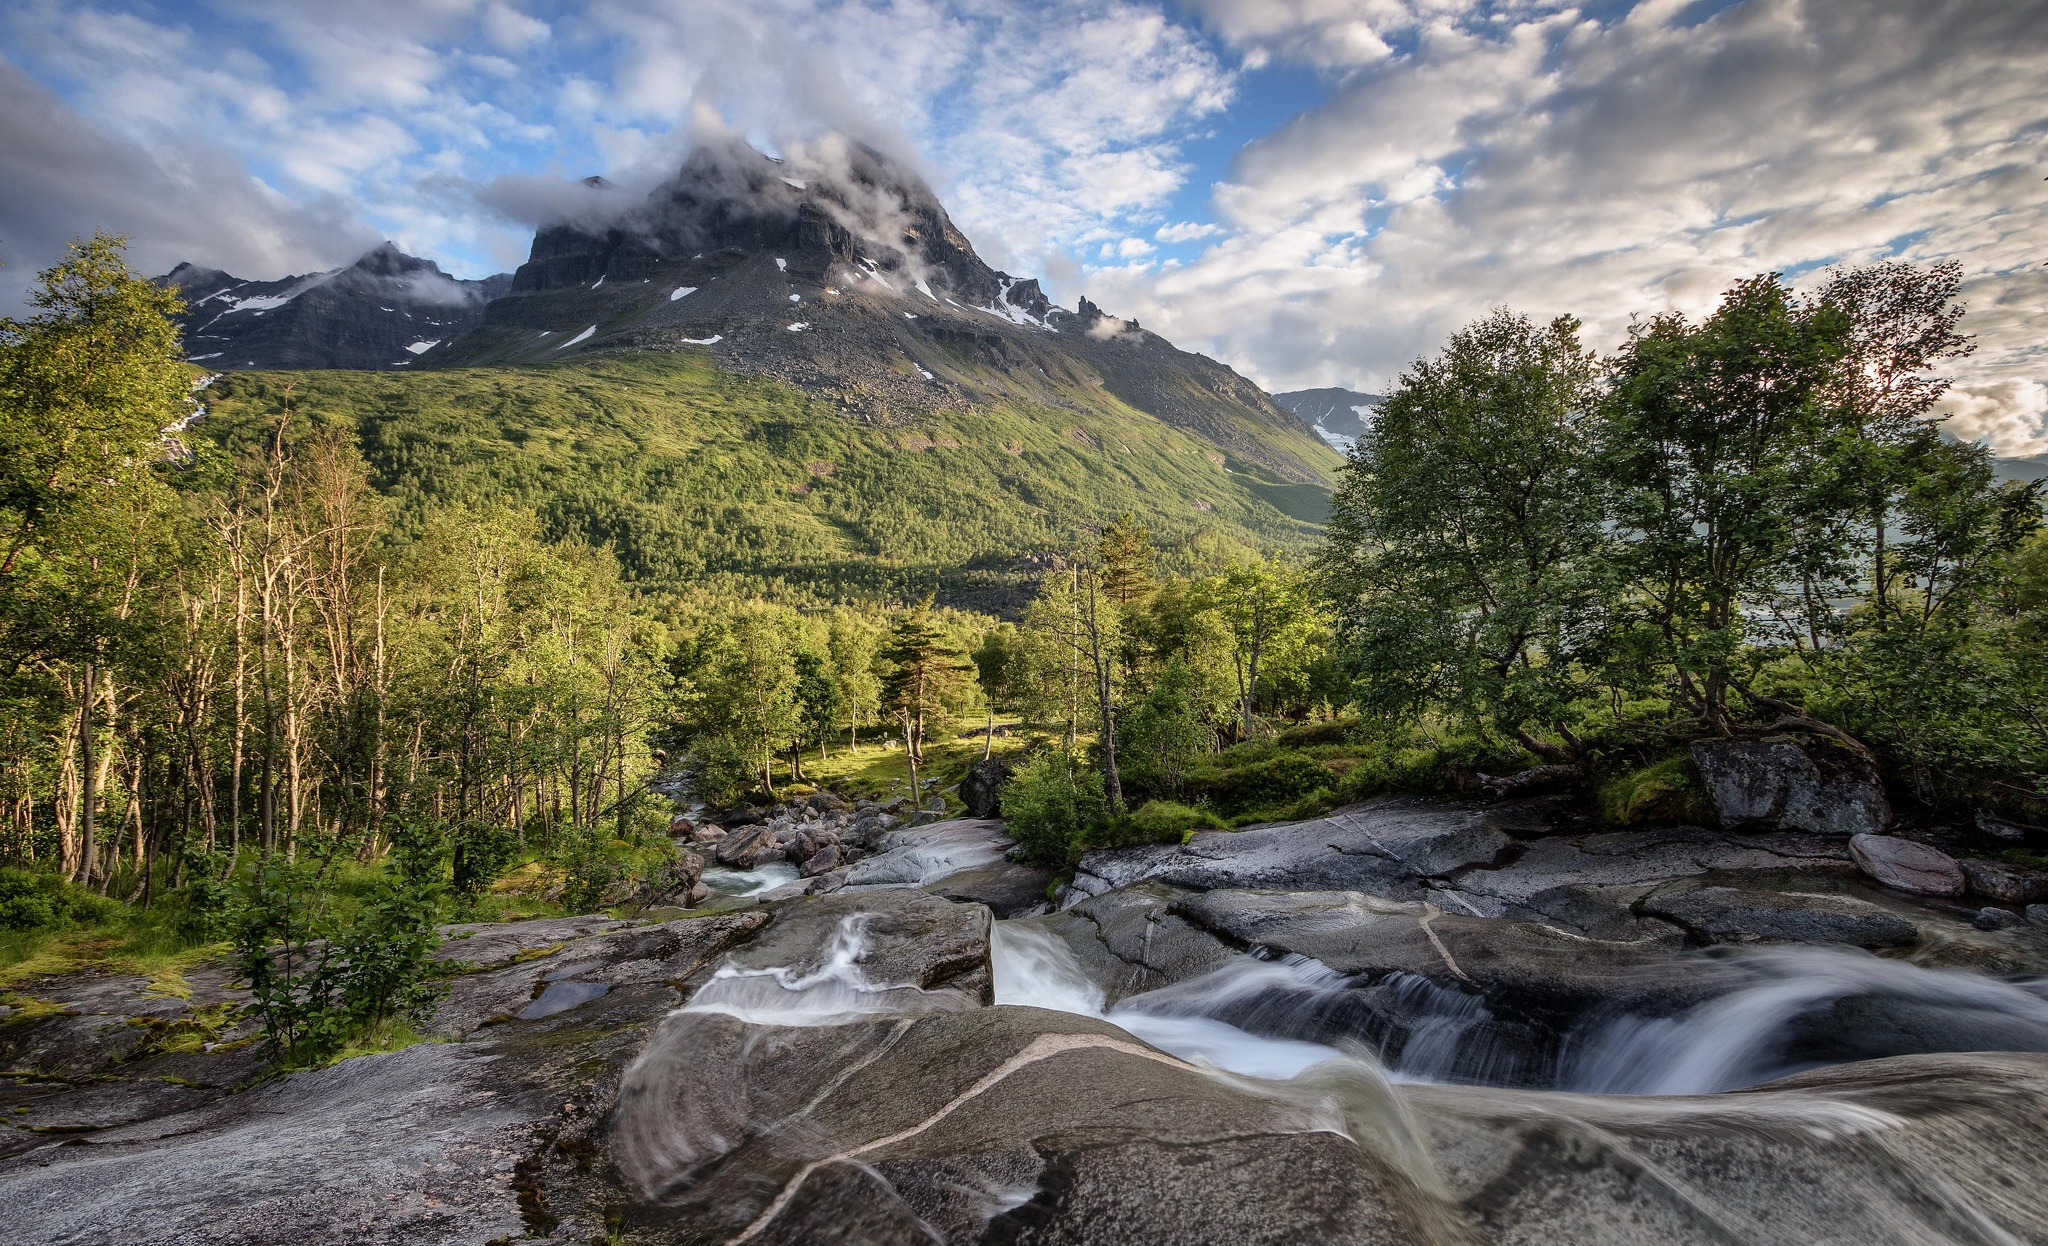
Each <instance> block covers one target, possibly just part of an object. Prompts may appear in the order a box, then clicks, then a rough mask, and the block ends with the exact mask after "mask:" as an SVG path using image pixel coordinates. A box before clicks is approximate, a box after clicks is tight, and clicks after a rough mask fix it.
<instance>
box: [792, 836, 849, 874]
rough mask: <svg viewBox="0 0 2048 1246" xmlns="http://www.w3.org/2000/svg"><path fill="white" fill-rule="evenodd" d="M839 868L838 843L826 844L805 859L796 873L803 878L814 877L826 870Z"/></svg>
mask: <svg viewBox="0 0 2048 1246" xmlns="http://www.w3.org/2000/svg"><path fill="white" fill-rule="evenodd" d="M838 868H839V845H838V844H827V845H825V846H824V847H823V848H820V849H819V850H818V851H816V852H814V853H812V854H811V855H810V856H809V857H808V858H807V859H805V861H804V863H803V865H802V867H801V868H800V869H798V871H797V872H798V873H799V874H801V875H802V876H803V877H805V878H816V877H817V876H818V875H820V874H823V873H825V872H826V871H828V870H836V869H838Z"/></svg>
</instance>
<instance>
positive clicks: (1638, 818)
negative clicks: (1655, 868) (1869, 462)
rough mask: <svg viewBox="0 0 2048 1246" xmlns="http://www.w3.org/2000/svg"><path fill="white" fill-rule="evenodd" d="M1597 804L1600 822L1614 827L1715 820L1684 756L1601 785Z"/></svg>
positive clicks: (1629, 773)
mask: <svg viewBox="0 0 2048 1246" xmlns="http://www.w3.org/2000/svg"><path fill="white" fill-rule="evenodd" d="M1594 804H1595V805H1596V806H1597V808H1598V809H1599V813H1600V819H1601V821H1603V822H1606V823H1608V824H1610V825H1613V826H1636V825H1639V824H1642V823H1650V822H1691V823H1695V824H1706V823H1710V822H1711V821H1712V820H1713V805H1712V804H1711V803H1710V802H1709V801H1708V800H1707V798H1706V793H1705V792H1703V791H1702V790H1700V784H1699V776H1698V774H1696V773H1695V772H1694V770H1693V764H1692V758H1691V757H1690V756H1688V755H1685V754H1679V755H1677V756H1673V757H1666V758H1663V759H1662V760H1659V761H1654V762H1651V763H1650V764H1649V765H1647V766H1642V767H1639V768H1637V769H1634V770H1629V771H1626V772H1624V773H1622V774H1618V775H1615V776H1614V777H1613V778H1611V779H1609V780H1607V781H1606V782H1605V783H1602V784H1601V785H1600V790H1599V791H1598V792H1597V793H1595V795H1594Z"/></svg>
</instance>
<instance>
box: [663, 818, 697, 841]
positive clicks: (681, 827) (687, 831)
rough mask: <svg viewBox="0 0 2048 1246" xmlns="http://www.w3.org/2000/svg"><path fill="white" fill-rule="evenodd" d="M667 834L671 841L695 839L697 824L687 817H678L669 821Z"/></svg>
mask: <svg viewBox="0 0 2048 1246" xmlns="http://www.w3.org/2000/svg"><path fill="white" fill-rule="evenodd" d="M668 833H669V838H671V839H695V838H696V837H697V824H696V823H694V822H692V821H690V819H689V818H687V817H681V816H678V817H676V818H672V819H670V821H669V824H668Z"/></svg>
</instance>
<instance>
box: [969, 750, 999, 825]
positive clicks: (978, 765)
mask: <svg viewBox="0 0 2048 1246" xmlns="http://www.w3.org/2000/svg"><path fill="white" fill-rule="evenodd" d="M1009 781H1010V763H1009V762H1008V761H1006V760H1005V759H1003V758H1001V757H984V758H982V759H981V760H980V761H978V762H975V763H974V764H973V765H971V766H969V767H968V768H967V777H966V778H964V779H962V780H960V803H961V804H964V805H966V806H967V812H968V815H969V816H971V817H976V818H993V817H996V816H997V815H999V814H1000V813H1002V808H1003V785H1004V784H1006V783H1008V782H1009Z"/></svg>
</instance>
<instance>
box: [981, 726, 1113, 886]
mask: <svg viewBox="0 0 2048 1246" xmlns="http://www.w3.org/2000/svg"><path fill="white" fill-rule="evenodd" d="M1003 817H1005V818H1007V819H1008V820H1009V824H1010V837H1011V838H1012V839H1014V840H1016V841H1017V846H1018V848H1019V849H1020V850H1021V855H1022V856H1023V858H1024V859H1025V860H1027V861H1031V862H1034V863H1036V864H1041V865H1052V866H1065V865H1071V864H1072V863H1073V862H1074V861H1076V860H1078V859H1079V858H1080V855H1081V853H1082V852H1084V851H1086V850H1087V849H1088V848H1089V847H1091V846H1092V843H1091V837H1092V836H1094V835H1095V834H1096V833H1097V832H1098V831H1099V830H1100V829H1101V828H1102V826H1103V825H1104V824H1105V823H1106V822H1107V821H1108V819H1109V800H1108V798H1107V797H1106V796H1105V795H1104V794H1103V785H1102V775H1101V774H1100V773H1099V772H1097V771H1094V770H1091V769H1089V768H1088V767H1086V766H1083V765H1082V764H1081V763H1080V762H1079V761H1077V760H1076V759H1075V758H1074V757H1073V756H1072V755H1071V754H1069V753H1065V752H1060V751H1056V750H1054V751H1047V752H1043V753H1039V754H1038V755H1037V756H1035V757H1032V758H1031V759H1030V760H1029V761H1027V762H1025V763H1024V765H1023V766H1021V767H1019V768H1018V770H1017V772H1016V773H1015V774H1013V775H1012V776H1011V777H1010V781H1009V783H1007V784H1006V785H1004V787H1003Z"/></svg>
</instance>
